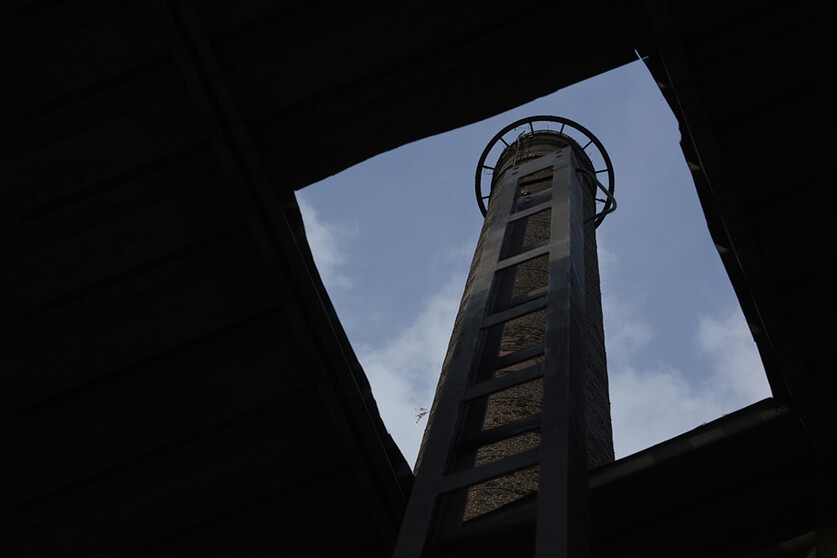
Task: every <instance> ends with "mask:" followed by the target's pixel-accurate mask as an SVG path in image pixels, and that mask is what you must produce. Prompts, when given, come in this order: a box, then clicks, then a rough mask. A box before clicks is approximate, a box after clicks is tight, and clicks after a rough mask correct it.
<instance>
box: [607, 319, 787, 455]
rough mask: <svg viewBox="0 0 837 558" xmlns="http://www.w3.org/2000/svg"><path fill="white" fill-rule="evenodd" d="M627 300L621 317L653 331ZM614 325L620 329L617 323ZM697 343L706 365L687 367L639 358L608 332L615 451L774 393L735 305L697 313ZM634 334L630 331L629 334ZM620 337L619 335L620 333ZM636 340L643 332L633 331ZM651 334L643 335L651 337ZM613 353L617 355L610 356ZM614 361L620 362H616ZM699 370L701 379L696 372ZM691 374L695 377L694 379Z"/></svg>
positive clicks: (675, 432)
mask: <svg viewBox="0 0 837 558" xmlns="http://www.w3.org/2000/svg"><path fill="white" fill-rule="evenodd" d="M627 309H628V307H627V306H621V307H620V306H618V305H617V310H618V311H622V312H623V314H622V315H621V316H618V315H617V319H618V322H617V323H625V322H623V320H626V321H627V327H628V328H638V330H639V331H645V330H648V331H650V328H648V326H647V325H644V324H642V322H641V321H640V320H638V319H637V316H636V314H635V313H632V312H631V311H629V310H627ZM616 329H619V327H617V328H616ZM696 329H697V331H696V335H695V343H696V345H697V347H698V348H699V349H700V350H701V351H702V352H703V354H704V356H706V357H707V358H706V359H702V361H706V362H708V363H709V364H708V366H707V367H706V369H704V370H692V371H691V373H692V374H690V375H689V376H687V375H686V373H685V372H684V371H683V370H680V369H677V368H675V367H673V366H670V365H667V364H664V363H663V364H661V363H646V362H638V361H639V360H641V359H640V358H639V357H638V356H637V355H638V354H639V353H638V351H637V349H638V347H637V346H631V347H628V348H624V347H620V346H619V345H618V344H617V345H616V347H615V348H613V347H612V346H611V344H610V340H611V337H612V336H610V337H608V360H609V361H610V362H609V370H610V394H611V403H612V405H611V414H612V420H613V432H614V444H615V449H616V455H617V457H623V456H626V455H630V454H632V453H635V452H637V451H639V450H642V449H644V448H647V447H649V446H651V445H654V444H657V443H660V442H662V441H665V440H667V439H670V438H672V437H674V436H677V435H679V434H682V433H683V432H686V431H688V430H691V429H693V428H695V427H697V426H699V425H701V424H703V423H705V422H708V421H711V420H714V419H716V418H719V417H721V416H722V415H724V414H726V413H730V412H733V411H735V410H737V409H739V408H741V407H744V406H746V405H749V404H751V403H755V402H756V401H759V400H761V399H764V398H765V397H770V390H769V388H768V385H767V381H766V379H765V376H764V371H763V367H762V364H761V360H760V358H759V356H758V353H757V351H756V348H755V344H754V343H753V340H752V337H751V336H750V333H749V330H748V329H747V326H746V323H745V322H744V319H743V317H742V316H741V314H740V312H739V311H738V310H737V309H730V310H726V311H724V312H722V313H721V314H720V315H718V316H703V317H699V318H698V323H697V328H696ZM629 337H630V336H629ZM617 338H618V336H617ZM631 338H632V339H633V340H634V341H637V340H639V341H642V340H643V337H642V336H637V335H634V336H633V337H631ZM650 338H651V336H650V335H649V336H647V337H645V338H644V339H645V340H646V341H647V340H649V339H650ZM611 357H615V358H611ZM614 362H616V363H619V365H618V366H612V364H613V363H614ZM694 376H699V377H700V378H701V381H700V382H696V381H695V380H694V379H693V377H694ZM690 378H691V379H690Z"/></svg>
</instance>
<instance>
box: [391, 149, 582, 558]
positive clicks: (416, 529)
mask: <svg viewBox="0 0 837 558" xmlns="http://www.w3.org/2000/svg"><path fill="white" fill-rule="evenodd" d="M545 169H552V179H551V180H552V183H551V188H548V189H546V190H545V191H541V192H539V193H537V194H534V195H530V196H523V197H521V196H518V183H519V180H520V179H521V178H523V177H526V176H531V175H533V174H534V173H537V172H544V171H545ZM577 170H578V162H577V161H576V158H575V155H574V153H573V151H572V148H570V147H566V148H563V149H559V150H557V151H556V152H554V153H550V154H549V155H545V156H541V157H538V158H536V159H533V160H530V161H526V162H524V163H522V164H519V165H517V166H513V167H512V168H510V169H508V170H507V171H506V172H505V173H504V175H503V177H502V179H501V180H502V183H500V184H495V186H494V189H493V191H492V197H496V198H497V199H495V200H492V202H493V203H492V204H491V205H490V206H489V213H488V216H487V217H486V219H487V221H488V220H490V221H488V222H487V223H486V225H485V226H486V230H485V231H484V232H483V234H484V240H483V242H484V244H483V248H482V255H481V258H480V261H479V262H478V264H477V267H476V269H475V271H474V275H473V282H472V285H471V290H470V295H469V296H468V298H467V301H466V303H465V307H464V308H463V309H462V310H461V312H462V314H461V322H460V326H459V332H458V336H457V342H456V345H455V346H454V348H453V351H452V353H451V355H450V359H449V362H448V364H447V368H446V369H447V376H446V378H445V381H444V385H443V386H442V388H441V390H440V392H439V394H438V401H437V402H436V405H435V411H434V416H433V418H432V423H431V425H430V427H429V428H430V430H429V433H428V436H427V439H426V442H425V447H424V450H423V454H422V460H421V465H420V467H419V470H418V472H417V477H416V481H415V484H414V486H413V489H412V494H411V496H410V501H409V503H408V506H407V511H406V514H405V518H404V521H403V523H402V528H401V531H400V533H399V538H398V540H397V542H396V548H395V552H394V558H436V557H447V556H464V555H467V549H468V548H469V546H473V545H474V543H475V541H480V540H491V537H492V536H497V535H500V536H501V537H502V536H503V535H502V533H505V532H506V531H508V530H509V529H511V528H521V527H522V528H523V531H525V532H530V531H531V528H529V530H528V531H527V530H526V526H527V525H528V526H531V525H534V533H533V536H532V540H529V541H523V540H521V541H520V546H519V548H520V549H521V550H522V549H524V548H525V549H527V550H528V552H529V553H530V555H533V556H536V557H538V558H547V557H551V558H558V557H565V556H573V557H574V558H575V557H584V556H587V555H588V554H589V529H588V525H587V467H586V441H585V431H586V424H585V410H584V323H585V314H584V259H583V258H584V250H583V243H584V197H583V196H584V192H583V188H584V187H586V186H585V185H584V183H583V182H582V178H581V177H580V175H579V173H578V172H577ZM547 209H548V210H550V211H551V221H550V231H549V236H548V238H546V239H545V240H544V241H541V242H537V243H534V244H532V245H531V246H528V247H526V248H525V249H521V248H520V244H521V242H520V238H521V235H522V234H525V233H524V232H522V231H524V229H525V227H526V225H525V223H526V220H527V219H528V218H529V217H531V216H533V215H536V214H538V213H541V212H543V211H544V210H547ZM535 258H548V264H547V265H548V268H547V270H548V281H547V284H546V285H545V286H544V288H540V289H536V290H534V291H532V292H529V293H526V294H523V295H517V296H512V294H513V290H514V286H513V284H514V280H515V276H516V271H515V270H516V269H518V268H519V266H520V265H521V264H525V263H526V262H530V261H532V260H533V259H535ZM535 312H542V313H545V336H544V339H543V341H542V342H535V343H533V344H531V345H528V346H525V347H522V348H519V349H517V350H515V351H514V352H511V353H509V354H504V355H500V344H501V342H502V338H503V331H504V328H505V327H506V324H508V323H509V322H510V321H512V320H519V319H521V318H522V317H525V316H531V315H533V313H535ZM538 360H539V361H540V362H537V361H538ZM521 363H530V364H531V365H525V366H521ZM532 363H534V364H532ZM515 365H517V368H519V369H513V368H515ZM510 368H511V369H512V370H511V371H510V372H508V373H505V374H503V375H497V374H495V372H496V371H497V370H503V369H505V370H509V369H510ZM531 381H540V382H542V383H543V392H542V396H541V397H542V399H541V408H540V412H539V413H537V414H534V415H532V416H528V417H526V418H523V419H520V420H516V421H514V422H511V423H508V424H504V425H501V426H496V427H494V428H489V429H484V417H485V415H486V407H487V405H488V401H489V397H490V396H491V395H493V394H497V393H498V392H501V391H502V390H506V389H509V388H513V387H514V386H520V385H522V384H524V383H525V382H531ZM535 430H539V433H540V443H539V445H537V446H535V447H531V448H528V449H524V450H522V451H520V452H518V453H514V454H512V455H507V456H505V457H502V458H500V459H497V460H494V461H491V462H488V463H483V464H477V463H475V457H476V455H477V451H478V448H480V447H485V446H486V445H488V444H492V443H495V442H498V441H502V440H508V439H511V438H512V437H514V436H518V435H520V434H523V433H527V432H532V431H535ZM530 467H537V468H538V483H537V492H536V494H533V495H532V496H531V497H528V498H526V499H525V501H524V502H523V505H520V502H521V501H518V502H517V503H518V505H513V504H510V505H507V506H504V507H500V508H498V509H497V510H494V511H491V512H490V513H486V514H483V515H481V516H478V517H475V518H472V519H469V520H465V516H464V514H465V511H466V507H467V505H468V501H469V491H470V493H471V494H473V489H474V488H475V487H478V485H480V484H481V483H486V482H489V481H492V479H498V478H505V476H507V475H510V474H514V473H515V472H518V471H521V470H524V469H527V468H530ZM532 500H534V501H532ZM523 531H521V530H520V529H517V530H515V531H514V533H516V534H515V535H509V536H510V537H516V536H520V533H521V532H523ZM509 532H510V531H509ZM497 540H499V539H497ZM505 542H507V543H508V542H509V541H508V537H506V541H505ZM516 555H522V554H516Z"/></svg>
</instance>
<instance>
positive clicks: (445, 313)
mask: <svg viewBox="0 0 837 558" xmlns="http://www.w3.org/2000/svg"><path fill="white" fill-rule="evenodd" d="M464 284H465V276H464V274H462V273H454V274H453V275H452V276H451V277H450V279H449V280H448V281H447V282H446V283H445V284H444V285H443V286H442V287H441V289H440V290H439V291H438V292H437V293H436V294H434V295H433V296H431V297H429V298H428V299H427V301H426V303H425V304H424V305H423V306H422V310H421V312H420V313H419V315H418V316H416V317H415V319H413V320H412V321H411V322H408V325H406V326H405V328H404V329H403V330H401V331H400V333H397V334H396V335H394V336H393V338H392V339H391V340H388V342H386V343H385V344H383V345H381V346H378V347H371V346H363V347H356V348H355V351H356V353H357V355H358V359H359V360H360V362H361V364H362V365H363V369H364V371H365V372H366V376H367V377H368V378H369V383H370V384H371V386H372V393H373V394H374V395H375V401H376V402H377V405H378V410H379V411H380V413H381V417H382V418H383V420H384V424H385V425H386V426H387V429H388V430H389V432H390V434H392V437H393V438H394V439H395V442H396V443H397V444H398V446H399V448H401V452H402V453H403V454H404V457H405V458H406V459H407V462H408V463H411V464H413V463H415V459H416V456H417V455H418V449H419V445H420V443H421V438H422V435H423V434H424V428H425V425H426V420H427V419H426V418H425V419H422V420H420V421H418V422H417V420H416V413H417V409H419V408H422V407H424V408H427V409H429V408H430V405H431V404H432V402H433V395H434V393H435V391H436V383H437V381H438V378H439V373H440V371H441V369H442V361H443V360H444V356H445V352H446V351H447V346H448V341H449V339H450V334H451V330H452V328H453V321H454V319H455V317H456V312H457V310H458V308H459V301H460V298H461V295H462V288H463V286H464Z"/></svg>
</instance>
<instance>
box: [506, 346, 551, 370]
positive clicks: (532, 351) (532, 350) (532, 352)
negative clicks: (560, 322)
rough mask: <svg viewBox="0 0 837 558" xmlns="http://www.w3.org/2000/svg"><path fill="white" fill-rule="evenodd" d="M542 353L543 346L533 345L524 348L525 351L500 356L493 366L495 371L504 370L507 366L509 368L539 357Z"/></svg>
mask: <svg viewBox="0 0 837 558" xmlns="http://www.w3.org/2000/svg"><path fill="white" fill-rule="evenodd" d="M543 351H544V344H543V343H538V344H537V345H533V346H532V347H526V348H525V349H520V350H519V351H516V352H513V353H509V354H507V355H503V356H501V357H500V358H498V359H497V361H496V362H495V363H494V366H495V368H497V369H501V368H506V367H507V366H511V365H513V364H517V363H519V362H523V361H526V360H529V359H531V358H535V357H536V356H540V355H542V354H543Z"/></svg>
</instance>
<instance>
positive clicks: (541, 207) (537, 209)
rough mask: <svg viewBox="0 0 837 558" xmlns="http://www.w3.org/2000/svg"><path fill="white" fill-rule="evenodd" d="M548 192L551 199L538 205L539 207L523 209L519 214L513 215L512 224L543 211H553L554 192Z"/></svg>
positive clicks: (510, 220) (510, 219) (511, 217)
mask: <svg viewBox="0 0 837 558" xmlns="http://www.w3.org/2000/svg"><path fill="white" fill-rule="evenodd" d="M547 192H548V193H549V194H550V195H549V198H550V199H548V200H546V201H545V202H541V203H538V204H537V205H533V206H532V207H527V208H526V209H521V210H520V211H518V212H517V213H512V215H511V216H510V217H509V222H510V223H511V222H513V221H517V220H519V219H523V218H524V217H530V216H532V215H534V214H535V213H540V212H541V211H544V210H546V209H552V199H551V198H552V192H550V191H549V190H547Z"/></svg>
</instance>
